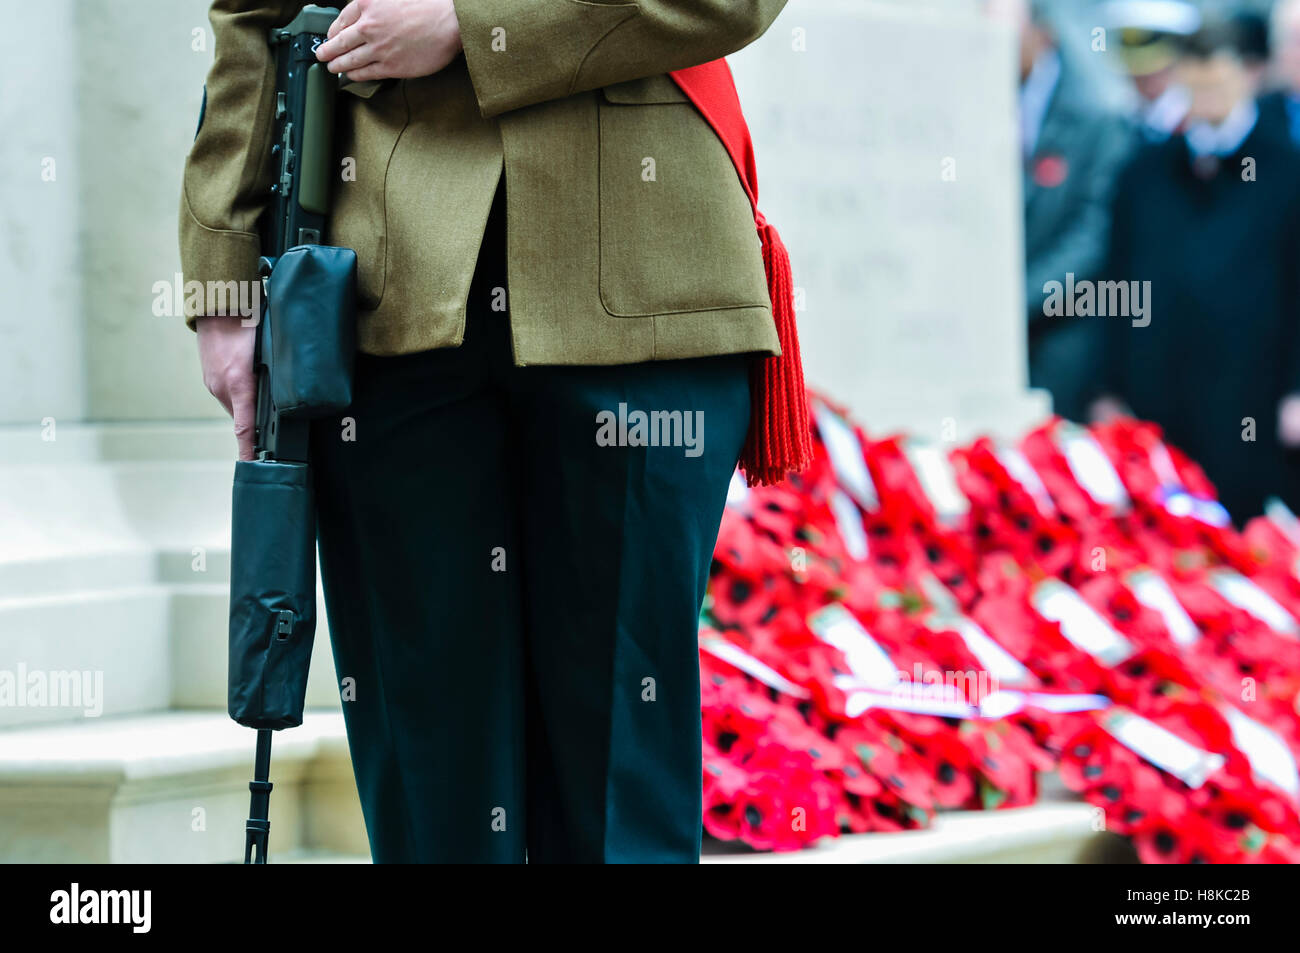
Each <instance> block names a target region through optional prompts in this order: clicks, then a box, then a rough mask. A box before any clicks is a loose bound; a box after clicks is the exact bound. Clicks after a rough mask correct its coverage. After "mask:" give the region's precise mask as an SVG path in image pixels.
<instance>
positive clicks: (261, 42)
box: [180, 0, 304, 328]
mask: <svg viewBox="0 0 1300 953" xmlns="http://www.w3.org/2000/svg"><path fill="white" fill-rule="evenodd" d="M303 6H304V0H216V2H214V3H213V4H212V8H211V11H210V13H209V17H208V18H209V20H210V22H211V23H212V33H213V37H214V42H215V58H214V61H213V63H212V69H211V70H210V71H209V73H208V78H207V84H206V85H205V87H204V107H203V111H202V116H201V119H200V121H199V128H198V132H197V134H196V135H195V138H194V145H193V146H192V147H191V148H190V154H189V157H188V158H187V159H186V162H185V174H184V178H183V180H182V185H181V203H180V251H181V271H182V272H183V274H184V279H185V281H187V282H189V281H199V282H202V283H203V284H204V285H205V286H206V285H207V283H208V282H210V281H216V282H228V281H256V280H257V259H258V256H259V255H260V254H261V241H260V237H259V235H258V231H257V222H258V218H259V217H260V216H261V214H262V211H263V210H264V209H265V208H266V206H267V203H268V201H269V198H270V188H271V184H272V181H273V173H272V169H271V161H270V159H271V153H270V148H271V141H270V140H271V110H272V108H273V106H274V99H275V75H274V72H275V71H274V61H273V58H272V56H271V50H270V47H269V45H268V43H267V34H268V32H269V31H270V29H271V28H272V27H275V26H283V25H284V24H286V23H288V22H289V21H290V20H292V19H293V17H294V16H295V14H297V12H298V11H299V10H300V9H302V7H303ZM196 318H197V315H189V316H187V317H186V323H187V324H188V325H189V326H190V328H193V327H194V322H195V320H196Z"/></svg>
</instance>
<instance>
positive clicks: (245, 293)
mask: <svg viewBox="0 0 1300 953" xmlns="http://www.w3.org/2000/svg"><path fill="white" fill-rule="evenodd" d="M152 291H153V313H154V316H155V317H159V318H179V317H186V318H194V317H201V316H203V315H209V314H210V315H229V316H231V317H236V316H238V317H240V318H242V319H243V320H244V321H245V322H248V323H254V322H256V321H257V318H258V316H259V315H260V314H261V313H262V282H261V281H260V280H258V281H208V282H203V281H186V280H185V278H184V276H183V275H181V274H179V273H178V274H176V275H174V276H173V278H172V280H171V281H155V282H154V283H153V288H152Z"/></svg>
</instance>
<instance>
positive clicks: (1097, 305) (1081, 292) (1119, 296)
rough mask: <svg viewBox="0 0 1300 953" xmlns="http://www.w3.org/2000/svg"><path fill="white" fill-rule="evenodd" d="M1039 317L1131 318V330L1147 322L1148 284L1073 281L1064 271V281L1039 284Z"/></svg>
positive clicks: (1149, 300)
mask: <svg viewBox="0 0 1300 953" xmlns="http://www.w3.org/2000/svg"><path fill="white" fill-rule="evenodd" d="M1043 294H1045V295H1047V297H1046V298H1044V299H1043V315H1044V316H1045V317H1049V318H1092V317H1097V318H1131V319H1132V321H1133V327H1135V328H1145V327H1146V326H1147V325H1148V324H1150V323H1151V282H1149V281H1090V280H1087V279H1084V280H1082V281H1076V280H1075V277H1074V272H1072V271H1071V272H1066V275H1065V281H1063V282H1061V281H1048V282H1046V283H1045V284H1044V285H1043Z"/></svg>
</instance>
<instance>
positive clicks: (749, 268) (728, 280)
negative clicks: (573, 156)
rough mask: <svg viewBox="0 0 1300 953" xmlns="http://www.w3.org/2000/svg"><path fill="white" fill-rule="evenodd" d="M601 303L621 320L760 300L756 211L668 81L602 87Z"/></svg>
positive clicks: (714, 140)
mask: <svg viewBox="0 0 1300 953" xmlns="http://www.w3.org/2000/svg"><path fill="white" fill-rule="evenodd" d="M599 110H600V297H601V301H602V302H603V304H604V307H605V310H607V311H608V312H609V313H610V314H613V315H616V316H620V317H638V316H646V315H656V314H671V313H674V312H690V311H711V310H715V309H721V308H746V307H755V306H766V305H767V304H768V295H767V283H766V277H765V274H764V271H763V260H762V249H761V247H760V243H759V239H758V233H757V231H756V229H755V227H754V213H753V209H752V207H751V206H750V204H749V198H748V197H747V196H746V195H745V191H744V188H743V187H742V186H741V184H740V179H739V177H738V176H737V174H736V169H735V166H734V165H733V164H732V162H731V157H730V156H729V155H728V154H727V151H726V149H725V148H724V147H723V145H722V143H721V141H719V139H718V137H717V136H716V134H715V133H714V132H713V130H712V128H710V127H709V125H708V123H707V122H706V121H705V120H704V118H703V117H702V116H701V115H700V114H699V113H698V112H697V111H696V109H695V107H694V106H693V105H692V104H691V102H690V100H689V99H687V98H686V96H685V94H684V93H682V92H681V90H680V89H679V88H678V87H677V84H676V83H674V82H673V81H672V79H671V78H670V77H668V76H654V77H650V78H648V79H644V80H634V81H632V82H630V83H620V84H618V85H617V86H610V87H606V88H605V89H604V91H603V95H602V96H601V97H600V101H599Z"/></svg>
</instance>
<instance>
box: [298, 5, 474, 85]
mask: <svg viewBox="0 0 1300 953" xmlns="http://www.w3.org/2000/svg"><path fill="white" fill-rule="evenodd" d="M460 49H461V43H460V23H459V22H458V21H457V19H456V8H455V7H453V6H452V0H352V2H351V3H349V4H348V5H347V6H346V7H344V8H343V12H342V13H340V14H339V16H338V18H337V19H336V20H335V21H334V23H333V25H332V26H331V27H330V30H329V39H327V40H326V41H325V42H324V43H322V44H321V45H320V46H319V47H317V49H316V58H317V59H319V60H320V61H321V62H322V63H326V64H328V65H329V70H330V72H331V73H347V74H348V79H351V80H355V81H356V82H359V83H362V82H366V81H368V80H374V79H406V78H411V77H416V76H428V75H429V74H430V73H436V72H438V71H439V70H440V69H442V68H443V67H444V66H446V65H447V64H448V63H450V62H451V61H452V60H453V59H455V57H456V54H457V53H459V52H460Z"/></svg>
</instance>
